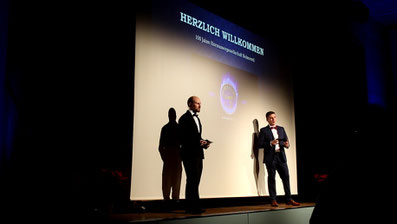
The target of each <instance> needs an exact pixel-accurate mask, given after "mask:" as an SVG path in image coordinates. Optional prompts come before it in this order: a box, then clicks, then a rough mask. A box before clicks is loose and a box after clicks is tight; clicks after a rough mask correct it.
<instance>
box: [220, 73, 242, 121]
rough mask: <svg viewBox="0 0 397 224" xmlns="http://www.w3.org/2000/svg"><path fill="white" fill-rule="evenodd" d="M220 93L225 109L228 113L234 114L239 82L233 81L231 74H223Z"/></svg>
mask: <svg viewBox="0 0 397 224" xmlns="http://www.w3.org/2000/svg"><path fill="white" fill-rule="evenodd" d="M219 95H220V97H221V104H222V108H223V110H224V111H225V112H226V113H227V114H233V113H234V112H235V111H236V108H237V100H238V90H237V82H235V81H233V79H232V77H231V76H230V74H226V75H224V76H223V78H222V84H221V88H220V94H219Z"/></svg>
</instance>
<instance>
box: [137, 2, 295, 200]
mask: <svg viewBox="0 0 397 224" xmlns="http://www.w3.org/2000/svg"><path fill="white" fill-rule="evenodd" d="M135 41H136V42H135V73H134V76H135V77H134V119H133V144H132V152H133V153H132V155H133V157H132V178H131V194H130V199H131V200H157V199H162V198H163V194H162V169H163V161H162V159H161V157H160V153H159V150H158V148H159V139H160V132H161V129H162V127H163V126H164V125H165V124H167V123H168V110H169V109H170V108H174V109H175V111H176V115H177V120H178V119H179V117H180V116H181V115H182V114H184V113H185V112H186V111H187V109H188V107H187V104H186V101H187V99H188V98H189V97H190V96H193V95H194V96H198V97H200V99H201V102H202V107H201V113H200V119H201V123H202V125H203V132H202V136H203V138H207V139H210V140H212V141H213V142H214V143H213V144H212V145H211V147H210V148H209V149H208V150H205V159H204V160H203V164H204V165H203V166H204V168H203V173H202V178H201V183H200V197H201V198H224V197H252V196H258V195H261V196H266V195H268V190H267V183H266V181H267V176H266V175H267V174H266V169H265V167H264V164H263V151H262V150H263V149H259V150H258V152H257V153H254V150H253V136H254V132H255V129H254V120H257V121H258V123H259V128H261V127H264V126H266V125H267V122H266V118H265V113H266V112H267V111H269V110H272V111H275V112H276V114H277V118H278V125H280V126H283V127H284V128H285V130H286V132H287V134H288V137H289V140H290V144H291V147H290V148H289V149H287V150H286V155H287V160H288V166H289V171H290V180H291V192H292V194H297V170H296V144H295V143H296V140H295V118H294V101H293V92H292V83H291V80H290V78H289V77H288V76H287V75H285V74H282V72H281V71H282V69H280V63H279V59H278V58H279V52H278V50H277V47H275V46H274V44H272V43H271V42H269V41H268V40H265V39H263V38H261V37H259V36H257V35H255V34H253V33H251V32H249V31H248V30H245V29H243V28H241V27H239V26H237V25H235V24H233V23H231V22H229V21H227V20H225V19H223V18H221V17H219V16H217V15H214V14H212V13H210V12H208V11H206V10H204V9H202V8H199V7H197V6H195V5H193V4H191V3H188V2H180V1H179V2H178V3H175V4H172V3H170V2H169V1H162V2H161V1H158V2H156V1H153V2H152V8H151V10H150V13H148V14H145V15H139V16H137V22H136V40H135ZM185 183H186V179H185V173H184V171H183V172H182V178H181V186H180V198H181V199H183V198H184V197H185ZM276 185H277V193H278V194H279V195H283V194H284V191H283V187H282V183H281V179H280V178H279V177H278V176H277V182H276Z"/></svg>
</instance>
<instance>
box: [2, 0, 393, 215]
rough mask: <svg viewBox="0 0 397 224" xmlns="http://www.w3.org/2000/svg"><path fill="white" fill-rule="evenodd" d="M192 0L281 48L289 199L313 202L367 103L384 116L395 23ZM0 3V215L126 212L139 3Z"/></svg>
mask: <svg viewBox="0 0 397 224" xmlns="http://www.w3.org/2000/svg"><path fill="white" fill-rule="evenodd" d="M192 2H193V3H195V4H196V5H198V6H200V7H202V8H204V9H207V10H208V11H211V12H213V13H215V14H217V15H219V16H221V17H224V18H225V19H227V20H230V21H231V22H233V23H236V24H238V25H240V26H242V27H244V28H246V29H248V30H250V31H252V32H254V33H256V34H258V35H260V36H262V37H265V38H266V39H270V40H272V41H273V42H274V43H275V44H277V45H278V47H279V48H280V49H281V52H282V54H281V55H282V57H281V61H282V65H281V67H280V69H281V71H282V72H284V73H286V74H289V75H291V76H292V77H293V84H294V96H295V111H296V129H297V130H296V133H297V149H298V150H297V156H298V158H297V161H298V180H299V181H298V191H299V200H301V201H315V200H316V199H317V197H318V194H319V192H320V191H321V183H322V180H321V179H319V178H316V177H318V176H317V175H322V174H325V175H329V174H331V173H332V172H333V170H334V169H335V167H337V166H338V164H339V163H341V162H342V163H343V162H344V160H343V156H342V158H341V152H340V151H341V146H345V145H348V144H354V143H352V141H351V139H352V136H354V135H356V134H357V133H359V132H360V131H361V130H362V128H363V127H365V126H366V125H367V124H368V123H370V122H373V121H375V122H376V120H377V117H376V116H375V117H371V116H368V114H367V113H364V111H365V109H366V108H367V106H368V105H369V104H374V105H378V106H379V107H380V108H381V110H382V111H385V113H389V114H392V113H393V112H395V109H396V98H395V96H396V85H395V84H396V67H395V66H396V62H395V56H394V57H393V55H396V47H395V46H396V43H395V39H396V38H395V37H396V25H395V24H396V23H395V22H394V21H393V20H385V19H384V17H381V16H379V15H380V14H379V9H377V11H376V12H378V14H371V13H370V12H371V11H370V8H369V7H368V6H367V5H371V4H370V3H371V1H363V2H365V3H366V4H367V5H365V4H364V3H362V2H361V1H320V2H319V1H307V2H304V3H302V2H296V1H291V2H290V1H277V3H274V1H269V2H267V1H265V2H261V1H244V2H243V3H239V4H235V3H231V2H229V1H216V2H214V1H192ZM1 4H2V11H4V13H2V15H3V17H2V20H1V23H2V24H1V25H2V26H1V28H2V30H1V33H2V36H1V38H2V42H1V46H2V57H1V58H0V59H1V60H2V61H1V64H0V65H1V66H2V67H1V69H2V70H1V80H0V83H1V85H2V87H1V88H2V93H1V94H2V95H1V97H2V98H1V99H0V101H1V103H2V104H1V108H2V110H1V145H0V147H1V151H0V152H1V157H0V159H1V160H0V162H1V164H0V165H1V166H0V168H1V170H0V175H1V179H2V183H1V189H0V190H1V197H2V198H4V200H2V202H1V203H2V205H3V206H4V207H5V209H3V210H2V211H4V213H5V214H9V215H15V214H19V213H21V212H26V211H29V214H32V215H35V216H37V215H38V216H39V217H42V215H43V214H42V213H40V212H38V211H47V212H46V214H48V213H53V214H69V215H70V214H76V213H77V214H89V213H91V212H94V211H93V210H95V209H102V210H107V209H109V207H112V208H113V209H115V207H116V208H117V207H118V206H119V209H121V210H122V209H125V208H126V207H129V206H131V205H130V204H129V202H128V200H129V178H130V167H131V156H132V154H131V142H132V131H133V130H132V120H133V119H132V118H133V99H134V98H133V92H134V90H133V80H134V78H133V73H134V36H135V33H134V32H135V13H136V12H142V11H145V10H146V9H147V6H144V5H142V4H140V5H138V4H136V3H134V2H132V1H123V2H117V3H98V2H96V3H92V4H89V3H84V4H83V3H80V2H76V3H70V2H69V3H64V4H63V3H37V2H31V1H18V0H15V1H2V3H1ZM3 5H4V7H3ZM147 5H148V6H150V3H147ZM385 7H387V6H385ZM7 9H8V10H7ZM394 9H395V8H394ZM370 15H372V16H370ZM379 18H382V19H379ZM370 34H371V35H370ZM368 36H369V37H368ZM367 37H368V38H367ZM393 37H394V38H393ZM368 40H373V41H374V42H375V43H376V45H371V44H368ZM393 46H394V47H393ZM368 52H372V53H373V52H375V53H377V54H378V55H380V56H381V57H376V61H370V60H369V59H368V58H369V57H368V54H369V53H368ZM393 59H394V61H393ZM393 69H394V70H393ZM368 80H370V81H368ZM374 80H375V81H376V82H374ZM372 83H380V84H379V85H375V86H371V84H372ZM3 90H4V91H3ZM374 99H375V100H374ZM385 122H386V123H387V124H389V125H390V126H391V127H392V126H393V125H394V124H395V119H393V120H386V121H385ZM313 129H315V130H316V131H313ZM357 153H360V152H357ZM342 155H343V154H342ZM241 200H243V199H241ZM115 203H116V205H115ZM112 208H110V209H112ZM129 208H130V207H129ZM50 211H51V212H50ZM13 217H14V216H13ZM26 217H27V216H25V218H26ZM20 218H23V217H20Z"/></svg>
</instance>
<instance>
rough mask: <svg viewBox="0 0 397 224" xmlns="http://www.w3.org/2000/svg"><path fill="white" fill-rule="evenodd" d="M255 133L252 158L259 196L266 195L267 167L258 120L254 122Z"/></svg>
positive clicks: (253, 135) (253, 134)
mask: <svg viewBox="0 0 397 224" xmlns="http://www.w3.org/2000/svg"><path fill="white" fill-rule="evenodd" d="M252 124H253V127H254V132H253V133H252V152H251V158H252V159H253V160H254V161H253V162H254V169H253V173H254V178H255V184H256V190H257V192H258V196H264V195H265V194H266V189H265V167H264V165H263V157H264V155H263V149H259V147H258V145H259V122H258V120H257V119H254V120H253V121H252Z"/></svg>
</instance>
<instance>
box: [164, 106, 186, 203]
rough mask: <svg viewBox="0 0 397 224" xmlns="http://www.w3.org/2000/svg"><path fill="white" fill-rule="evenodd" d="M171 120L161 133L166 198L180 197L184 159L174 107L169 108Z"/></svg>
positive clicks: (175, 198)
mask: <svg viewBox="0 0 397 224" xmlns="http://www.w3.org/2000/svg"><path fill="white" fill-rule="evenodd" d="M168 118H169V122H168V123H167V124H165V125H164V126H163V127H162V129H161V133H160V143H159V153H160V156H161V159H162V160H163V172H162V191H163V198H164V200H170V195H171V197H172V199H173V200H178V199H179V192H180V186H181V176H182V160H181V156H180V148H179V145H180V144H179V137H178V123H177V122H176V111H175V109H174V108H172V107H171V108H170V109H169V110H168Z"/></svg>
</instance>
